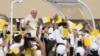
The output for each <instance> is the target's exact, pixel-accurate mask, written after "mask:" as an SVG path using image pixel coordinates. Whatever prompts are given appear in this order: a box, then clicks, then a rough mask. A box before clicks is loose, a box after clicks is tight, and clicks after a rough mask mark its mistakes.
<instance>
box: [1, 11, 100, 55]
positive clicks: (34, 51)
mask: <svg viewBox="0 0 100 56" xmlns="http://www.w3.org/2000/svg"><path fill="white" fill-rule="evenodd" d="M37 13H38V11H37V10H36V9H34V10H32V11H31V13H30V14H29V15H28V16H27V17H25V18H24V19H14V20H13V26H11V23H10V22H9V20H7V17H6V16H3V15H1V14H0V56H100V42H99V41H100V34H99V33H100V32H99V30H98V29H96V28H93V27H92V26H91V24H90V22H89V21H88V20H83V23H82V22H77V23H74V22H72V21H71V20H69V19H68V18H67V17H65V18H63V17H62V16H60V15H58V14H56V15H55V16H54V17H50V16H46V17H42V18H37ZM11 27H12V32H13V34H12V35H11V31H10V30H11ZM51 52H53V53H52V54H51V55H50V53H51Z"/></svg>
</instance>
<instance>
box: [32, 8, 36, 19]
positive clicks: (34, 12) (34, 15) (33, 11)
mask: <svg viewBox="0 0 100 56" xmlns="http://www.w3.org/2000/svg"><path fill="white" fill-rule="evenodd" d="M31 15H32V17H33V18H36V17H37V10H32V11H31Z"/></svg>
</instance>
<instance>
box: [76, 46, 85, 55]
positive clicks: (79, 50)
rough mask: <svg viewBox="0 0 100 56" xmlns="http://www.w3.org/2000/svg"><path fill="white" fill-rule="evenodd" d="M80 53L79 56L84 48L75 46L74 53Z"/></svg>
mask: <svg viewBox="0 0 100 56" xmlns="http://www.w3.org/2000/svg"><path fill="white" fill-rule="evenodd" d="M77 53H80V55H81V56H84V54H85V50H84V48H83V47H77V48H76V50H75V54H77Z"/></svg>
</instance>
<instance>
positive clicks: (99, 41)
mask: <svg viewBox="0 0 100 56" xmlns="http://www.w3.org/2000/svg"><path fill="white" fill-rule="evenodd" d="M97 43H98V55H99V56H100V35H98V36H97Z"/></svg>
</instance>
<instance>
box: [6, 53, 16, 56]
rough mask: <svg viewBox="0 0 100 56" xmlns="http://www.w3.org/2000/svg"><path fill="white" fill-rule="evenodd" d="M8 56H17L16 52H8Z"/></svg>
mask: <svg viewBox="0 0 100 56" xmlns="http://www.w3.org/2000/svg"><path fill="white" fill-rule="evenodd" d="M6 56H16V55H15V54H14V53H7V54H6Z"/></svg>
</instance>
